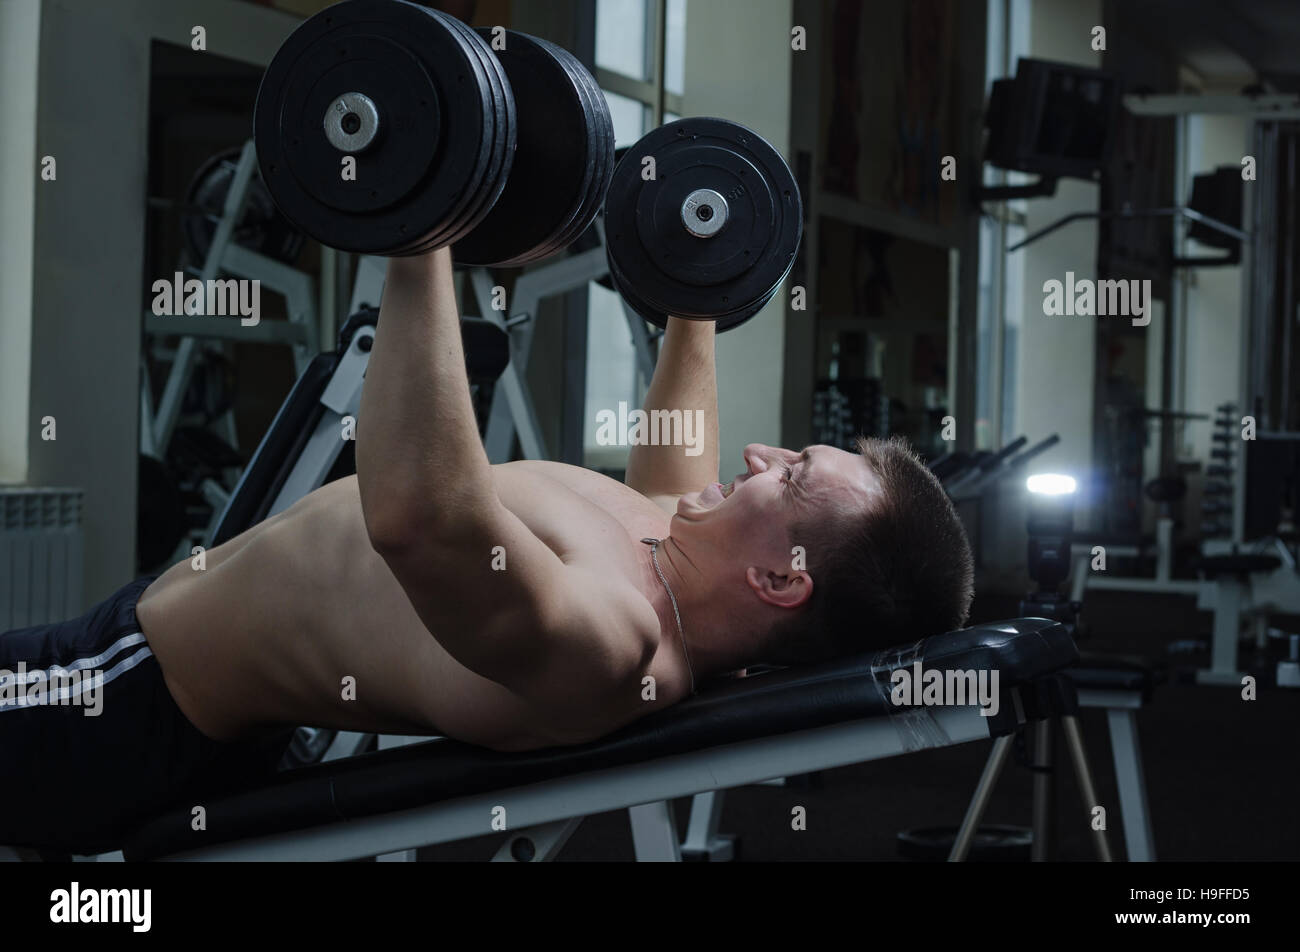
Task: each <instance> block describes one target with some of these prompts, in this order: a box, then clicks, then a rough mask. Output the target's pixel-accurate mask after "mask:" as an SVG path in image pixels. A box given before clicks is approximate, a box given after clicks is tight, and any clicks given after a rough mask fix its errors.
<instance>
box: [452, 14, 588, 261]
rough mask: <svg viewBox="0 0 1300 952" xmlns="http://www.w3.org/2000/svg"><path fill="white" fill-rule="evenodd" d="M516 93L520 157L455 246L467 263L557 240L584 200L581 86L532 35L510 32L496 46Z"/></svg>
mask: <svg viewBox="0 0 1300 952" xmlns="http://www.w3.org/2000/svg"><path fill="white" fill-rule="evenodd" d="M493 52H495V53H496V56H497V58H498V59H499V60H500V62H501V65H502V66H503V67H504V68H505V71H506V76H507V78H508V79H509V81H510V87H511V89H513V90H514V95H515V112H516V126H517V129H516V147H515V161H514V165H513V167H512V168H511V173H510V177H509V179H508V180H507V182H506V185H505V189H504V190H503V191H502V193H501V197H500V198H499V199H498V200H497V202H496V204H495V205H494V206H493V208H492V210H491V211H490V212H489V213H488V215H487V217H486V218H484V219H483V221H482V222H481V223H480V225H479V227H478V228H476V229H475V230H474V231H473V232H472V233H471V234H469V235H468V236H466V237H465V238H463V239H461V241H459V242H458V243H457V244H456V246H455V249H454V252H455V255H456V258H457V260H458V261H460V262H461V263H463V264H469V265H501V266H509V265H512V264H514V263H515V262H516V261H517V260H519V259H525V260H527V259H529V257H530V255H531V253H532V252H533V251H534V249H536V248H537V247H538V246H539V245H543V244H544V243H546V242H548V241H549V240H551V238H552V237H553V235H554V233H555V231H556V230H557V228H558V227H560V226H561V225H562V224H563V223H564V221H565V220H566V218H567V216H568V214H569V210H570V209H571V208H572V207H574V206H576V204H577V203H578V201H579V200H580V196H581V193H582V190H583V188H584V183H585V182H586V181H587V179H588V178H589V176H590V174H591V172H590V169H589V165H590V163H591V162H592V161H593V157H592V154H591V153H592V149H591V147H590V145H589V143H588V141H587V119H586V113H585V110H584V108H583V97H582V91H581V89H580V88H579V86H578V84H577V82H576V81H575V80H574V78H573V77H572V76H571V75H570V74H569V72H568V71H567V70H566V69H565V68H564V66H563V64H562V63H560V61H559V60H557V59H556V57H555V56H554V55H553V54H552V53H551V52H550V51H549V50H547V49H546V47H545V46H544V45H543V44H542V43H541V42H539V41H538V40H537V39H535V38H534V37H531V36H528V35H527V34H525V33H516V32H514V31H507V33H506V44H505V49H504V50H496V51H493Z"/></svg>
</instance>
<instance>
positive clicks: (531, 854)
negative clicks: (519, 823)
mask: <svg viewBox="0 0 1300 952" xmlns="http://www.w3.org/2000/svg"><path fill="white" fill-rule="evenodd" d="M581 822H582V817H580V816H579V817H571V818H570V819H567V820H556V821H555V822H554V823H542V824H540V825H538V826H530V827H526V828H525V829H522V830H519V831H518V832H516V833H512V834H511V835H510V836H509V837H507V838H506V841H505V842H504V843H502V844H501V849H499V850H497V852H496V855H495V856H493V857H492V862H494V863H549V862H550V861H551V860H553V859H555V855H556V854H557V853H559V852H560V850H561V849H563V848H564V844H565V843H567V842H568V841H569V837H570V836H572V835H573V831H574V830H576V829H577V828H578V824H579V823H581Z"/></svg>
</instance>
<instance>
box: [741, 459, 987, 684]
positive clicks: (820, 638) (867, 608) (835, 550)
mask: <svg viewBox="0 0 1300 952" xmlns="http://www.w3.org/2000/svg"><path fill="white" fill-rule="evenodd" d="M858 452H859V453H861V454H862V458H863V459H864V460H865V461H866V464H867V465H869V466H870V467H871V469H872V470H873V471H874V472H875V474H876V476H877V478H878V479H879V480H880V489H881V491H880V493H879V494H878V495H875V496H873V497H872V498H871V499H870V501H869V502H866V503H865V504H864V505H863V506H862V507H861V508H859V509H858V510H856V511H851V512H848V513H844V512H825V511H822V512H818V513H816V515H814V516H813V517H811V518H810V519H808V520H807V521H806V522H805V523H804V524H802V525H800V524H796V525H795V527H794V530H793V533H792V536H791V540H790V541H791V544H792V545H801V546H803V548H804V552H805V556H806V560H807V561H806V565H807V570H808V573H809V574H810V575H811V576H812V579H813V593H812V596H811V598H809V600H808V602H807V603H806V604H805V605H803V606H802V607H801V608H800V609H798V610H797V615H796V616H795V617H794V618H791V619H789V620H788V621H783V622H780V623H778V624H777V625H776V626H775V627H774V629H773V632H772V637H771V639H770V641H769V645H770V649H769V650H768V651H767V652H765V656H764V658H763V660H764V661H767V662H770V663H774V664H796V663H805V662H810V661H822V660H826V659H829V658H834V657H840V656H844V655H851V654H856V653H858V652H861V651H870V650H874V649H878V648H886V647H889V646H891V645H896V644H906V643H909V642H913V641H916V640H917V639H919V638H924V637H928V636H930V635H938V634H942V633H943V632H945V631H952V630H954V629H957V628H960V627H961V626H962V625H963V624H965V622H966V616H967V613H968V612H969V610H970V603H971V598H972V595H973V592H974V575H975V569H974V561H973V559H972V558H971V550H970V543H969V542H968V541H967V538H966V531H965V529H963V528H962V524H961V520H960V519H959V518H958V517H957V511H956V509H955V508H954V507H953V504H952V501H951V500H950V499H949V498H948V494H947V493H946V492H944V489H943V487H942V486H941V485H940V484H939V480H938V479H936V478H935V476H934V474H933V473H931V472H930V471H929V470H928V469H927V468H926V467H925V464H924V463H922V462H921V460H920V458H919V457H918V456H917V455H916V453H915V452H913V450H912V449H911V447H909V446H908V444H907V442H906V441H905V440H903V439H902V438H901V437H893V438H891V439H888V440H881V439H874V438H859V439H858Z"/></svg>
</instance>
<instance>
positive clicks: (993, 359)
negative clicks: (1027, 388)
mask: <svg viewBox="0 0 1300 952" xmlns="http://www.w3.org/2000/svg"><path fill="white" fill-rule="evenodd" d="M1028 47H1029V4H1028V0H988V34H987V46H986V51H987V52H986V56H985V64H986V67H985V88H986V89H990V88H991V87H992V83H993V81H994V80H995V79H1002V78H1003V77H1007V76H1013V75H1015V71H1016V61H1017V60H1018V59H1019V58H1020V57H1021V56H1022V55H1024V54H1025V53H1026V51H1027V50H1028ZM983 175H984V182H985V184H987V185H1003V184H1012V185H1014V184H1021V183H1024V182H1028V181H1031V180H1032V176H1027V175H1022V174H1020V173H1018V172H1010V173H1008V172H1005V171H1003V170H1001V169H995V168H993V167H992V166H989V165H986V166H984V169H983ZM984 211H985V215H984V217H983V218H982V219H981V220H980V249H979V253H980V269H979V272H980V278H979V313H978V319H977V330H976V334H977V337H976V376H975V448H976V449H981V450H993V449H998V448H999V447H1001V446H1002V445H1003V444H1004V443H1005V442H1006V441H1007V439H1008V438H1009V437H1010V434H1011V433H1012V430H1013V427H1014V420H1015V409H1016V398H1017V394H1016V372H1017V367H1016V355H1017V354H1018V353H1019V351H1018V338H1019V332H1020V323H1021V319H1022V314H1021V311H1022V305H1023V301H1022V295H1021V293H1020V289H1021V287H1022V286H1023V280H1024V276H1023V271H1024V264H1023V258H1024V256H1023V255H1021V254H1014V253H1013V254H1007V251H1006V249H1007V248H1008V247H1009V246H1011V245H1014V244H1015V243H1016V242H1018V241H1020V240H1021V239H1022V238H1023V237H1024V235H1025V227H1024V214H1025V200H1024V199H1017V200H1015V201H1010V202H1000V203H997V204H992V203H989V204H986V206H985V209H984Z"/></svg>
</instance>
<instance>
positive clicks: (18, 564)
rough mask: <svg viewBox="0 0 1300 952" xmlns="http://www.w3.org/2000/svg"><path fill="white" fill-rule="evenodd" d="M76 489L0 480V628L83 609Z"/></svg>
mask: <svg viewBox="0 0 1300 952" xmlns="http://www.w3.org/2000/svg"><path fill="white" fill-rule="evenodd" d="M81 503H82V491H81V490H80V489H46V488H42V487H32V488H27V487H17V486H0V632H5V631H9V630H10V629H13V628H25V627H27V626H28V625H40V624H44V623H45V622H52V621H63V620H64V619H67V618H72V617H74V616H76V615H79V614H80V613H81V569H82V535H81Z"/></svg>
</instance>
